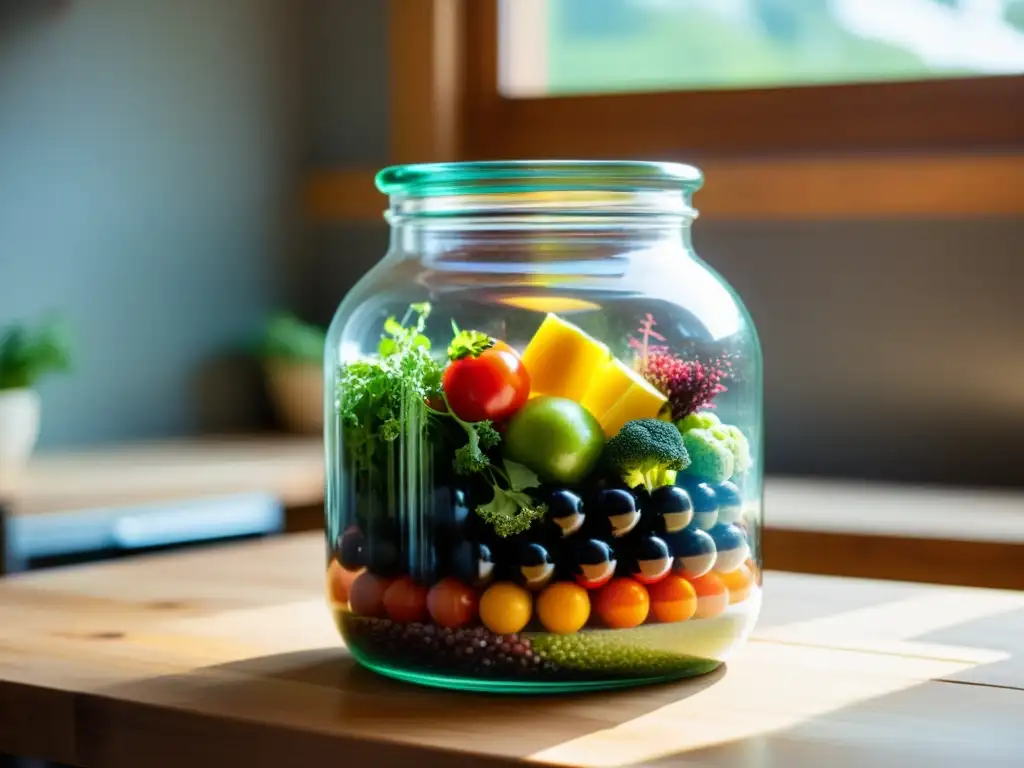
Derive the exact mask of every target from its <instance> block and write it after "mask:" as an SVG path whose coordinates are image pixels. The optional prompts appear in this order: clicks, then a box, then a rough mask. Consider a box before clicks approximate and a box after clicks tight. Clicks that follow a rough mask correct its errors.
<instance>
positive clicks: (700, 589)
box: [690, 571, 729, 619]
mask: <svg viewBox="0 0 1024 768" xmlns="http://www.w3.org/2000/svg"><path fill="white" fill-rule="evenodd" d="M690 583H691V584H692V585H693V588H694V589H695V590H697V612H696V613H694V614H693V616H694V618H696V619H710V618H713V617H715V616H717V615H718V614H720V613H722V611H724V610H725V609H726V608H728V607H729V590H728V589H726V587H725V584H724V583H723V582H722V579H721V577H720V576H719V575H718V574H717V573H715V572H714V571H712V572H711V573H706V574H704V575H703V576H698V577H697V578H695V579H690Z"/></svg>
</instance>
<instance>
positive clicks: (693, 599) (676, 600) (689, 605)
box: [647, 573, 697, 624]
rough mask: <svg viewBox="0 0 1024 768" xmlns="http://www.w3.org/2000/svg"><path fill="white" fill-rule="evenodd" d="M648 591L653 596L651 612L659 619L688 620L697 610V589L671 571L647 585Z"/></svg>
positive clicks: (666, 621)
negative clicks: (654, 582)
mask: <svg viewBox="0 0 1024 768" xmlns="http://www.w3.org/2000/svg"><path fill="white" fill-rule="evenodd" d="M647 591H648V592H649V593H650V596H651V613H653V614H654V618H656V619H657V620H658V621H661V622H664V623H666V624H668V623H670V622H674V621H686V620H687V619H690V618H692V617H693V614H695V613H696V612H697V590H695V589H694V588H693V585H692V584H691V583H690V582H688V581H687V580H686V579H684V578H683V577H682V576H678V575H676V574H674V573H670V574H669V575H668V576H666V577H665V578H664V579H662V580H661V581H659V582H658V583H657V584H652V585H651V586H649V587H647Z"/></svg>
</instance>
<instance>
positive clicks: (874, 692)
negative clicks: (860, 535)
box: [0, 534, 1024, 768]
mask: <svg viewBox="0 0 1024 768" xmlns="http://www.w3.org/2000/svg"><path fill="white" fill-rule="evenodd" d="M322 552H323V549H322V543H321V540H320V538H319V537H318V536H316V535H313V534H299V535H293V536H287V537H280V538H277V539H271V540H263V541H259V542H255V543H246V544H235V545H231V546H226V547H220V548H216V549H204V550H201V551H191V552H188V553H173V554H164V555H159V556H153V557H148V558H137V559H132V560H124V561H118V562H114V563H106V564H102V565H90V566H83V567H76V568H68V569H64V570H56V571H50V572H42V573H39V574H27V575H21V576H14V577H12V578H10V579H8V580H6V581H5V582H3V583H0V752H3V751H7V752H14V753H21V754H30V755H38V756H43V757H46V758H49V759H53V760H57V761H60V762H66V763H70V764H73V765H88V766H94V767H96V768H139V767H140V766H145V768H164V767H165V766H190V768H204V767H206V766H210V767H211V768H213V767H214V766H217V767H218V768H220V767H221V766H229V765H230V766H234V765H238V766H245V767H246V768H264V766H265V767H266V768H271V767H272V766H273V767H274V768H280V767H281V766H320V765H344V766H347V767H348V768H359V767H360V766H364V765H365V766H374V767H377V766H389V765H420V766H440V765H445V766H470V765H473V766H492V765H493V766H498V765H510V764H513V763H518V762H521V761H523V760H526V761H530V762H535V763H540V764H561V765H587V766H615V765H626V764H639V763H644V764H665V765H668V764H671V765H686V766H804V765H806V766H813V767H814V768H819V767H824V766H828V767H829V768H838V767H844V766H897V765H899V766H918V765H921V766H938V767H941V766H956V768H964V767H965V766H969V767H970V768H977V767H978V766H990V765H999V766H1020V765H1024V593H1017V592H1009V591H995V590H983V589H969V588H955V587H940V586H921V585H914V584H906V583H897V582H873V581H863V580H853V579H841V578H831V577H821V576H804V575H794V574H782V573H775V572H771V571H769V572H768V573H767V574H766V577H765V585H766V586H765V589H766V592H765V612H764V616H763V620H762V622H761V623H760V625H759V628H758V630H757V631H756V634H755V637H754V638H753V639H752V640H751V642H749V643H748V644H747V645H746V646H745V647H744V649H743V650H742V651H740V652H738V653H737V654H736V655H735V656H734V658H733V659H732V660H731V661H730V662H729V664H728V667H727V668H726V669H723V670H719V671H718V672H716V673H712V674H711V675H708V676H705V677H703V678H699V679H695V680H691V681H684V682H679V683H675V684H670V685H663V686H656V687H650V688H645V689H638V690H633V691H627V692H616V693H600V694H590V695H585V696H564V697H535V698H503V697H485V696H480V695H471V694H456V693H447V692H439V691H432V690H426V689H419V688H414V687H411V686H407V685H405V684H401V683H398V682H393V681H390V680H385V679H382V678H379V677H376V676H375V675H373V674H372V673H369V672H366V671H363V670H361V669H360V668H358V667H356V666H355V665H354V663H353V662H352V661H351V659H350V658H349V657H348V655H347V654H346V652H345V651H344V650H343V649H342V648H341V647H340V646H339V643H338V640H337V637H336V635H335V630H334V627H333V625H332V622H331V620H330V619H329V617H328V612H327V610H326V608H325V606H324V605H323V602H322V598H321V595H320V590H321V587H322V570H321V567H322V566H321V563H322Z"/></svg>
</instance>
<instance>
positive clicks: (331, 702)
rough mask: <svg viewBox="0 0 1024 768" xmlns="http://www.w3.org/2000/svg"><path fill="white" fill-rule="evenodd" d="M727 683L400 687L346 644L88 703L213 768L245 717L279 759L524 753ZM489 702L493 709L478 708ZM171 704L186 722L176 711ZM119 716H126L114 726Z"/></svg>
mask: <svg viewBox="0 0 1024 768" xmlns="http://www.w3.org/2000/svg"><path fill="white" fill-rule="evenodd" d="M725 677H727V674H726V670H725V668H724V666H723V667H720V668H719V669H717V670H715V671H713V672H711V673H708V674H706V675H703V676H701V677H696V678H692V679H690V680H683V681H678V682H675V683H671V684H664V685H650V686H647V687H645V688H642V689H633V690H624V691H602V692H594V693H589V694H574V695H536V696H530V697H527V698H524V697H522V696H511V695H500V694H489V695H486V694H477V693H460V692H455V691H445V690H440V689H431V688H424V687H418V686H414V685H411V684H407V683H402V682H399V681H397V680H392V679H389V678H386V677H382V676H380V675H377V674H375V673H373V672H371V671H369V670H366V669H364V668H362V667H360V666H359V665H358V664H357V663H356V662H355V661H354V660H353V659H352V658H351V657H350V656H349V655H348V653H347V652H346V651H345V650H344V649H343V648H338V647H334V648H323V649H314V650H307V651H297V652H292V653H283V654H275V655H269V656H262V657H256V658H251V659H246V660H243V661H238V662H232V663H228V664H222V665H216V666H210V667H205V668H202V669H197V670H194V671H193V672H190V673H188V674H184V675H167V676H164V677H159V678H150V679H147V680H144V681H139V682H137V683H132V684H127V685H122V686H117V687H116V688H112V689H110V690H109V691H105V693H106V694H107V696H108V697H109V698H106V699H104V700H99V701H96V702H89V704H88V706H86V707H85V708H86V709H89V708H91V707H93V706H95V707H96V709H95V710H93V712H92V716H93V717H96V718H102V719H103V721H104V723H105V725H106V726H107V727H106V728H98V729H96V730H98V731H100V730H102V731H106V732H107V733H109V732H111V731H117V734H118V735H117V737H116V738H117V739H142V738H143V736H142V735H141V734H144V733H146V732H147V731H148V730H150V729H155V730H157V731H158V732H159V733H158V734H157V735H156V736H154V737H153V738H154V740H155V742H159V741H162V740H166V739H174V740H175V741H174V743H175V745H176V746H175V748H176V749H177V748H178V741H177V739H179V738H188V734H189V733H190V732H195V730H196V729H201V730H202V732H203V738H204V742H205V748H206V749H207V750H209V751H207V752H205V753H203V754H202V756H201V755H200V753H199V752H196V753H195V755H194V759H195V760H196V764H206V759H208V758H209V756H210V755H212V754H215V753H216V751H217V749H224V748H226V747H225V746H224V744H225V743H230V742H231V740H232V739H237V738H242V736H241V735H239V734H238V733H235V732H234V731H235V730H237V728H238V727H240V725H241V722H242V721H247V722H249V723H252V724H253V727H251V728H250V729H249V731H248V732H247V735H246V736H244V738H246V739H253V738H255V739H259V740H260V741H261V742H265V743H266V747H265V749H266V750H269V751H271V752H272V751H274V750H275V749H279V750H282V754H288V750H285V749H284V746H283V745H284V744H290V745H293V746H294V748H295V749H300V748H304V749H307V750H308V749H313V747H312V746H310V745H311V744H312V743H313V742H314V741H318V740H319V741H322V742H323V744H322V749H323V750H324V751H330V750H333V753H334V754H335V755H336V754H337V751H338V750H339V749H341V750H345V751H346V754H348V755H350V757H351V755H352V754H353V753H352V752H351V750H352V749H353V748H354V747H353V743H352V742H348V743H346V742H344V741H340V740H339V737H340V738H341V739H343V738H344V736H345V734H346V733H352V732H356V733H358V734H359V735H360V737H361V738H364V739H365V738H366V737H367V736H368V735H369V736H379V737H381V738H384V737H386V738H388V739H389V740H398V741H401V742H415V743H416V744H417V745H425V746H428V747H429V746H436V747H447V748H452V747H455V748H457V749H459V750H460V751H466V752H477V753H482V754H484V755H486V754H488V753H490V754H493V753H495V752H501V753H502V754H503V755H510V754H511V755H515V756H518V757H525V756H527V755H531V754H533V753H536V752H539V751H542V750H544V749H548V748H550V747H553V746H556V745H559V744H563V743H565V742H566V741H571V740H573V739H577V738H581V737H585V736H589V735H592V734H594V733H596V732H599V731H602V730H604V729H608V728H612V727H614V726H616V725H617V724H618V723H621V722H622V721H623V720H624V719H625V720H631V719H634V718H639V717H643V716H644V715H646V714H648V713H650V712H653V711H656V710H658V709H660V708H662V707H664V706H666V705H667V704H669V703H672V702H677V701H679V700H681V699H685V698H688V697H691V696H694V695H696V694H698V693H700V692H702V691H704V690H707V689H708V688H709V687H711V686H713V685H715V684H716V683H717V682H719V681H720V680H722V679H724V678H725ZM118 699H120V700H125V699H128V700H135V701H141V702H144V703H151V704H154V705H158V706H160V707H161V710H162V711H161V712H160V716H159V717H158V716H157V713H156V711H155V710H154V713H153V714H152V716H151V717H148V718H147V717H145V716H140V715H138V714H137V713H131V714H129V711H128V708H127V707H124V706H123V705H121V704H119V703H118V702H117V701H116V700H118ZM484 701H486V706H482V705H481V704H482V702H484ZM166 707H171V708H173V709H175V710H177V711H178V712H180V715H179V714H174V713H168V712H167V710H166ZM211 716H213V717H215V718H217V721H216V724H211V722H210V717H211ZM112 717H113V718H123V719H120V720H118V721H117V722H116V723H114V722H111V719H110V718H112ZM87 722H88V720H87ZM201 722H202V723H204V724H202V725H201V724H200V723H201ZM299 735H302V738H299V737H298V736H299ZM85 736H86V738H87V737H88V734H85ZM218 742H221V744H220V746H218ZM363 747H364V748H368V747H366V745H363ZM82 748H83V750H84V752H85V753H87V754H88V755H89V757H90V759H91V762H90V763H89V764H97V765H102V764H103V762H104V757H105V755H106V754H114V753H107V752H105V750H110V749H112V748H113V747H112V746H111V745H110V744H100V745H93V746H90V745H88V744H83V745H82ZM197 748H198V747H197ZM318 749H319V748H318ZM420 749H422V746H421V747H420ZM247 751H249V750H247ZM320 754H321V753H320V752H319V751H317V752H307V754H306V755H305V756H304V760H313V759H320ZM412 756H413V753H410V757H412ZM183 757H184V756H183V755H178V758H179V759H183ZM180 764H182V765H185V764H187V763H186V762H181V763H180ZM268 764H269V763H268ZM294 764H296V765H298V764H306V763H305V762H302V763H300V762H295V763H294ZM309 764H312V763H309Z"/></svg>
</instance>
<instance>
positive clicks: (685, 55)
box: [461, 0, 1024, 161]
mask: <svg viewBox="0 0 1024 768" xmlns="http://www.w3.org/2000/svg"><path fill="white" fill-rule="evenodd" d="M463 7H464V9H465V18H464V22H465V23H464V24H463V34H464V37H463V40H464V53H465V63H464V72H465V73H466V74H465V76H466V78H467V83H466V84H465V98H464V99H463V114H462V118H461V124H462V125H463V126H464V138H463V149H464V150H465V155H466V156H468V157H473V158H487V157H506V158H514V157H552V156H562V157H637V158H658V159H666V160H671V159H685V160H690V161H693V160H698V161H699V160H701V159H702V158H704V157H706V156H708V155H731V156H736V155H745V156H749V155H752V154H765V153H772V154H776V155H778V154H782V155H792V154H805V155H806V154H812V153H821V152H825V153H832V154H835V153H852V152H877V151H894V150H895V151H900V152H908V151H909V152H934V151H950V150H958V151H971V152H977V151H986V152H989V151H1004V150H1006V149H1008V148H1015V149H1016V148H1019V147H1020V145H1021V143H1022V140H1024V75H1021V74H1015V73H1020V72H1022V71H1024V47H1022V46H1024V0H504V2H499V0H472V2H468V3H465V4H464V6H463ZM928 19H931V22H929V21H927V20H928ZM932 22H934V23H932ZM940 27H941V32H942V33H941V34H939V33H938V32H937V31H936V30H939V28H940ZM919 31H920V34H918V32H919ZM912 32H913V34H912ZM897 33H899V34H897ZM926 49H927V50H926Z"/></svg>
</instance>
